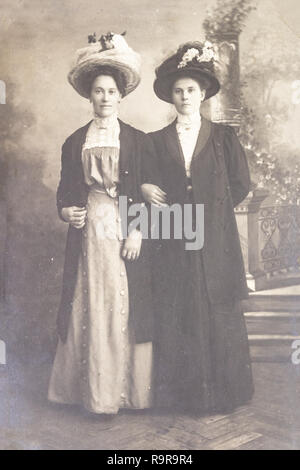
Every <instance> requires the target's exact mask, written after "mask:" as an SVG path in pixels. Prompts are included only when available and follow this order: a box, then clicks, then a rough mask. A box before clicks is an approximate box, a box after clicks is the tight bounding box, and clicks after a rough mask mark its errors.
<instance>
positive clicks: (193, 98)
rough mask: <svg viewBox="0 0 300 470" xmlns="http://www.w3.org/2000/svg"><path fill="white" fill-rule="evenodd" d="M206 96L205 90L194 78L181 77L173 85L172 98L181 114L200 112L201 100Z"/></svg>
mask: <svg viewBox="0 0 300 470" xmlns="http://www.w3.org/2000/svg"><path fill="white" fill-rule="evenodd" d="M204 98H205V90H201V88H200V85H199V83H198V82H197V81H196V80H194V79H193V78H189V77H184V78H179V79H178V80H176V82H175V83H174V85H173V89H172V99H173V103H174V106H175V108H176V111H177V112H178V113H180V114H186V115H188V114H193V113H196V112H197V111H198V112H199V109H200V105H201V102H202V101H203V100H204Z"/></svg>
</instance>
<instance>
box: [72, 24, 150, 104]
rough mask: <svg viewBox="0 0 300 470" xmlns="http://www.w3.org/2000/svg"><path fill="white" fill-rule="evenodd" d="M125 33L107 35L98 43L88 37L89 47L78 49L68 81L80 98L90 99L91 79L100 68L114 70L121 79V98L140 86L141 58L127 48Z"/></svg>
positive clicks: (91, 37)
mask: <svg viewBox="0 0 300 470" xmlns="http://www.w3.org/2000/svg"><path fill="white" fill-rule="evenodd" d="M124 34H125V33H123V34H114V33H107V34H106V35H102V36H101V37H100V39H99V40H97V39H96V34H95V33H94V34H93V35H90V36H88V41H89V45H88V46H86V47H83V48H81V49H79V50H78V51H77V52H76V57H75V60H74V64H73V66H72V69H71V71H70V72H69V74H68V80H69V82H70V83H71V85H72V86H73V87H74V88H75V90H76V91H77V92H78V93H79V94H80V95H81V96H83V97H85V98H89V96H90V85H91V77H95V76H96V75H97V72H99V73H101V70H103V68H106V69H107V68H109V69H114V70H117V71H118V72H119V73H121V74H122V76H123V82H124V90H123V95H124V96H125V95H128V94H129V93H131V92H132V91H133V90H134V89H135V88H136V87H137V86H138V84H139V83H140V68H141V59H140V55H139V54H138V53H137V52H135V51H134V50H133V49H131V47H129V46H128V44H127V42H126V41H125V39H124Z"/></svg>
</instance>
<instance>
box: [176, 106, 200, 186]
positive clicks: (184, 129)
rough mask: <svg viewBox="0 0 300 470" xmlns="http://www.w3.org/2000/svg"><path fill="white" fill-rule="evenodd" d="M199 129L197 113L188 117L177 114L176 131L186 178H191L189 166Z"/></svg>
mask: <svg viewBox="0 0 300 470" xmlns="http://www.w3.org/2000/svg"><path fill="white" fill-rule="evenodd" d="M200 127H201V116H200V113H199V112H197V113H194V114H192V115H189V116H186V115H183V114H179V113H178V117H177V122H176V130H177V134H178V138H179V141H180V144H181V148H182V153H183V156H184V161H185V171H186V175H187V177H188V178H189V177H190V176H191V172H190V166H191V161H192V157H193V153H194V150H195V147H196V143H197V139H198V135H199V130H200Z"/></svg>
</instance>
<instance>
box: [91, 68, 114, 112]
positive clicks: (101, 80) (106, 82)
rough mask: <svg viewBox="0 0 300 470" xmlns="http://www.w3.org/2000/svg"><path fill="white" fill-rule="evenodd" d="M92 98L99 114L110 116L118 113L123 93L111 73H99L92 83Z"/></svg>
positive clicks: (95, 109)
mask: <svg viewBox="0 0 300 470" xmlns="http://www.w3.org/2000/svg"><path fill="white" fill-rule="evenodd" d="M90 100H91V103H93V106H94V111H95V113H96V114H97V115H98V116H100V117H109V116H111V115H112V114H114V113H116V112H117V111H118V109H119V103H120V101H121V94H120V92H119V90H118V87H117V84H116V82H115V80H114V78H113V77H111V76H109V75H98V77H96V78H95V80H94V82H93V84H92V88H91V95H90Z"/></svg>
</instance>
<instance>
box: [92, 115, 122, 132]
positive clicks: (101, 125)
mask: <svg viewBox="0 0 300 470" xmlns="http://www.w3.org/2000/svg"><path fill="white" fill-rule="evenodd" d="M93 121H94V123H95V126H96V127H98V129H109V128H113V127H118V124H119V123H118V113H117V112H116V113H114V114H112V115H111V116H108V117H100V116H98V114H96V113H94V120H93Z"/></svg>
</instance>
